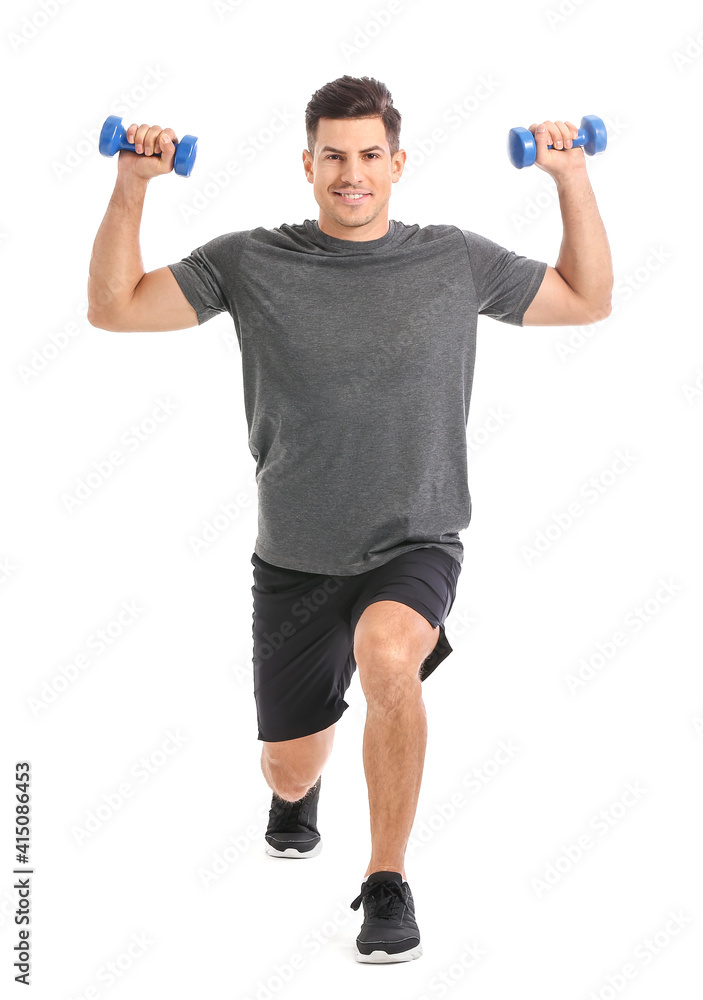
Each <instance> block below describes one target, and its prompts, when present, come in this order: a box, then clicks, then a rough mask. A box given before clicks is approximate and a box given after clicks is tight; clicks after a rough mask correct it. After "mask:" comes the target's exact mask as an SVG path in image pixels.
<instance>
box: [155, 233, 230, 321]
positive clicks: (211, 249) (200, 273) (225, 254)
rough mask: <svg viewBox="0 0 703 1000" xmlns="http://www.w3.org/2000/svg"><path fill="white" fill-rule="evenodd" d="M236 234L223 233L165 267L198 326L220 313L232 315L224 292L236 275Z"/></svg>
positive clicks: (226, 292) (227, 296)
mask: <svg viewBox="0 0 703 1000" xmlns="http://www.w3.org/2000/svg"><path fill="white" fill-rule="evenodd" d="M240 235H241V234H240V233H227V234H225V235H224V236H218V237H216V238H215V239H214V240H210V242H209V243H205V244H203V246H200V247H197V248H196V249H195V250H193V251H192V253H191V254H190V255H189V256H188V257H184V258H183V259H182V260H180V261H178V262H177V263H175V264H169V265H168V266H169V268H170V270H171V273H172V274H173V276H174V278H175V279H176V281H177V282H178V284H179V285H180V287H181V291H182V292H183V294H184V295H185V297H186V298H187V299H188V302H189V303H190V304H191V305H192V307H193V309H195V311H196V313H197V314H198V324H201V323H205V322H206V320H209V319H212V317H213V316H216V315H217V314H218V313H221V312H228V313H230V314H231V313H232V303H231V302H230V300H229V295H228V288H231V287H232V279H233V275H234V274H235V273H236V267H237V257H238V250H239V241H238V240H237V237H238V236H240Z"/></svg>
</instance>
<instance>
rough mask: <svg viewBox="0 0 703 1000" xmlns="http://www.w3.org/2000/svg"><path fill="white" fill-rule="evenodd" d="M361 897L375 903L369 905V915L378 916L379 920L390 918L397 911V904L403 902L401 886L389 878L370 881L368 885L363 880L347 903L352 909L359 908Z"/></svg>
mask: <svg viewBox="0 0 703 1000" xmlns="http://www.w3.org/2000/svg"><path fill="white" fill-rule="evenodd" d="M362 899H367V901H368V903H375V906H369V917H380V918H381V920H392V919H393V917H394V916H395V915H396V913H397V909H398V904H399V903H403V904H404V903H405V896H404V894H403V890H402V887H401V886H399V885H398V883H397V882H393V881H392V880H391V879H388V880H387V881H378V882H372V883H371V884H370V885H369V883H368V882H365V883H364V885H363V886H362V888H361V892H360V893H359V895H358V896H357V897H356V899H355V900H354V902H353V903H350V904H349V905H350V906H351V908H352V910H358V909H359V907H360V906H361V901H362Z"/></svg>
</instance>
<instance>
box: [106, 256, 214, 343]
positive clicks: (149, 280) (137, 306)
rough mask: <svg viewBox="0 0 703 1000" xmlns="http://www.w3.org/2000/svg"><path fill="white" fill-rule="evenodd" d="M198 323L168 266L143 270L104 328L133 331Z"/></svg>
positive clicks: (180, 328) (182, 327)
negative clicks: (115, 317)
mask: <svg viewBox="0 0 703 1000" xmlns="http://www.w3.org/2000/svg"><path fill="white" fill-rule="evenodd" d="M197 325H198V315H197V313H196V311H195V309H194V308H193V307H192V305H191V304H190V302H189V301H188V299H187V298H186V297H185V295H184V293H183V291H182V290H181V286H180V285H179V284H178V282H177V281H176V279H175V278H174V276H173V274H172V273H171V271H170V269H169V268H168V267H157V268H156V270H154V271H147V273H146V274H144V275H143V276H142V278H141V280H140V281H139V283H138V284H137V286H136V288H135V289H134V292H133V293H132V298H131V299H130V300H129V302H128V303H127V305H126V306H125V307H124V309H123V310H122V311H121V312H120V315H119V317H118V319H117V320H116V322H115V323H114V324H112V325H111V326H110V327H108V329H113V330H119V331H121V332H125V333H132V332H134V331H137V330H138V331H140V332H145V333H149V332H153V331H161V330H185V329H187V328H188V327H190V326H197Z"/></svg>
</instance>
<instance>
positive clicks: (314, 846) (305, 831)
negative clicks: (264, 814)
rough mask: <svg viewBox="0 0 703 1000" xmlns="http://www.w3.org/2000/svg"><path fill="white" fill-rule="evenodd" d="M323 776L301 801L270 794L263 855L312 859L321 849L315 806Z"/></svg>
mask: <svg viewBox="0 0 703 1000" xmlns="http://www.w3.org/2000/svg"><path fill="white" fill-rule="evenodd" d="M321 783H322V775H320V776H319V778H318V779H317V781H316V782H315V784H314V785H313V786H312V788H309V789H308V790H307V792H306V793H305V795H304V796H303V797H302V799H298V801H297V802H288V801H287V800H286V799H282V798H281V797H280V796H278V795H276V793H275V792H274V793H273V797H272V799H271V809H270V810H269V823H268V829H267V830H266V853H267V854H270V855H271V856H272V857H274V858H314V857H315V856H316V855H317V854H319V853H320V851H321V850H322V840H321V838H320V831H319V830H318V829H317V803H318V801H319V798H320V785H321Z"/></svg>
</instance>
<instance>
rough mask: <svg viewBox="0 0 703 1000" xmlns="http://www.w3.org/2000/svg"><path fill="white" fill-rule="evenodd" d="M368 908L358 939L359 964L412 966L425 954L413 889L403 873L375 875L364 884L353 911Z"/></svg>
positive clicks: (357, 955)
mask: <svg viewBox="0 0 703 1000" xmlns="http://www.w3.org/2000/svg"><path fill="white" fill-rule="evenodd" d="M362 902H363V904H364V922H363V924H362V925H361V931H360V933H359V936H358V937H357V939H356V960H357V962H410V961H412V959H413V958H419V957H420V955H421V954H422V945H421V944H420V931H419V929H418V926H417V922H416V921H415V903H414V900H413V894H412V892H411V891H410V886H409V885H408V883H407V882H404V881H403V876H402V875H401V874H400V872H372V873H371V875H369V877H368V878H367V879H366V881H365V882H363V883H362V886H361V893H360V894H359V895H358V896H357V897H356V899H355V900H354V902H353V903H350V904H349V905H350V906H351V908H352V910H358V909H359V906H360V905H361V903H362Z"/></svg>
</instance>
